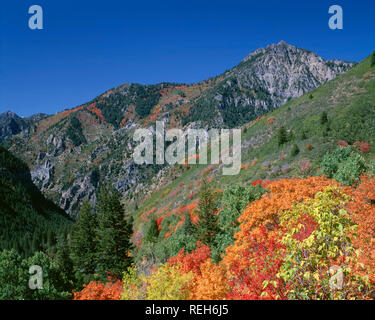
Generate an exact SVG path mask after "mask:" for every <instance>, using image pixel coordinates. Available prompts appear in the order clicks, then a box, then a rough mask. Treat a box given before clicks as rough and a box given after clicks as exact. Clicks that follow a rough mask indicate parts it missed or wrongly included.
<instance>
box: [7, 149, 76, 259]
mask: <svg viewBox="0 0 375 320" xmlns="http://www.w3.org/2000/svg"><path fill="white" fill-rule="evenodd" d="M70 222H71V220H70V218H69V217H68V216H67V215H66V213H65V212H64V211H62V210H61V209H60V208H59V207H57V206H56V205H55V204H54V203H53V202H51V201H49V200H47V199H46V198H45V197H44V196H43V195H42V193H41V192H40V191H39V190H38V188H37V187H36V186H35V185H34V184H33V183H32V181H31V175H30V171H29V168H28V167H27V165H26V164H25V163H24V162H22V161H21V160H19V159H18V158H16V157H14V156H13V155H12V154H11V153H10V152H8V151H7V150H5V149H4V148H2V147H0V251H1V250H2V249H12V248H13V249H16V250H17V251H18V252H19V253H20V254H22V255H23V256H30V255H32V254H33V253H34V252H36V251H38V250H42V251H43V250H53V248H54V246H55V244H56V239H57V237H58V235H60V234H61V233H62V232H64V231H65V232H66V231H67V228H68V226H69V224H70Z"/></svg>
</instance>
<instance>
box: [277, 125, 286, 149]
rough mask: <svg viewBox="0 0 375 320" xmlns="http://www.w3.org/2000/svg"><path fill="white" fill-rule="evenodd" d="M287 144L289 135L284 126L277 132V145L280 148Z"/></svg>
mask: <svg viewBox="0 0 375 320" xmlns="http://www.w3.org/2000/svg"><path fill="white" fill-rule="evenodd" d="M286 142H288V134H287V132H286V129H285V127H284V126H283V127H280V129H279V131H278V132H277V143H278V145H279V146H282V145H283V144H284V143H286Z"/></svg>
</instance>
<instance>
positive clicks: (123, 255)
mask: <svg viewBox="0 0 375 320" xmlns="http://www.w3.org/2000/svg"><path fill="white" fill-rule="evenodd" d="M97 208H98V229H97V235H98V241H99V243H98V256H97V257H98V270H99V272H100V274H101V275H102V276H106V275H108V274H111V275H112V276H114V277H116V278H121V277H122V273H123V272H124V271H125V270H126V268H127V267H128V266H129V265H130V264H131V257H130V254H129V253H130V250H131V249H132V246H131V242H130V237H131V234H132V229H131V225H130V224H129V223H128V222H127V220H126V219H125V216H124V208H123V206H122V204H121V202H120V194H119V192H117V191H116V190H115V189H114V188H112V187H106V186H103V187H102V188H101V190H100V193H99V196H98V205H97Z"/></svg>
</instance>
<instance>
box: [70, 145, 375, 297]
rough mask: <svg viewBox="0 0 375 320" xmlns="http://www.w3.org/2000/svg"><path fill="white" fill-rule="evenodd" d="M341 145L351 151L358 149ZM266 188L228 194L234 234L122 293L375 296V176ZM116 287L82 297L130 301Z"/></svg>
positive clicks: (127, 284) (127, 281)
mask: <svg viewBox="0 0 375 320" xmlns="http://www.w3.org/2000/svg"><path fill="white" fill-rule="evenodd" d="M340 149H343V150H344V151H338V153H340V154H341V152H348V155H347V156H348V157H347V158H349V157H350V155H351V152H352V150H350V152H349V151H346V150H345V149H346V148H342V147H340ZM329 168H333V166H331V167H330V166H329V165H328V166H326V167H325V170H327V169H329ZM333 169H334V168H333ZM332 172H334V170H332ZM261 185H262V187H261V186H260V184H259V185H257V186H251V188H258V189H257V190H258V192H259V193H258V194H255V193H254V192H255V189H254V190H253V189H251V190H250V189H246V188H244V187H243V188H242V189H241V188H240V187H237V189H233V188H232V189H231V190H230V191H229V190H226V191H224V193H223V199H224V200H223V201H224V202H222V203H223V204H224V203H225V205H223V208H222V209H221V211H220V213H219V217H220V214H221V213H223V215H222V216H221V218H220V219H219V223H221V224H222V225H223V226H224V225H225V227H226V228H229V229H231V230H232V231H231V232H230V233H223V234H222V235H221V236H220V237H217V238H216V240H215V241H214V242H213V243H212V244H209V245H208V244H202V243H201V242H198V243H197V244H196V246H195V247H196V248H195V249H193V250H189V251H186V250H185V249H182V250H180V251H179V252H178V254H176V255H175V256H173V257H171V258H169V259H168V261H167V262H165V263H162V264H160V265H157V264H156V265H154V267H153V268H151V269H149V271H150V272H149V273H145V272H143V271H141V270H140V269H139V268H137V267H132V268H129V270H128V271H127V272H125V273H124V278H123V279H122V284H123V288H122V293H121V297H122V299H130V300H135V299H174V300H178V299H194V300H206V299H207V300H211V299H212V300H216V299H219V300H220V299H236V300H240V299H251V300H270V299H271V300H278V299H302V300H303V299H369V298H372V292H373V290H374V285H375V277H374V274H375V240H374V239H375V178H374V177H373V176H370V175H365V176H362V177H361V179H360V181H359V183H358V184H354V185H352V186H345V185H343V184H342V183H339V182H338V181H336V180H334V179H329V178H327V177H326V176H316V177H307V178H303V179H297V178H295V179H282V180H277V181H263V182H262V183H261ZM262 190H263V191H262ZM244 199H246V201H245V203H243V201H242V202H241V200H244ZM236 208H237V209H236ZM238 209H239V211H235V210H238ZM186 227H187V226H186ZM179 229H181V230H182V229H183V228H179ZM220 232H224V230H222V231H219V233H218V235H219V234H220ZM223 239H226V240H225V241H223ZM231 239H232V240H231ZM218 243H220V244H221V245H222V247H220V248H221V249H220V250H219V251H217V247H215V246H216V245H217V244H218ZM95 287H96V288H97V291H98V293H95V294H94V293H92V291H91V288H95ZM111 288H113V286H112V287H111V286H110V287H108V286H100V285H99V284H98V283H92V284H90V285H89V286H87V287H86V288H85V289H84V291H83V292H81V293H76V294H75V298H81V297H93V298H101V297H103V298H108V297H113V298H120V295H119V293H118V291H116V292H115V293H112V291H113V289H111ZM116 288H117V287H116ZM107 291H108V292H107ZM109 292H110V293H109Z"/></svg>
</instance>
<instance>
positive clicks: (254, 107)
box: [10, 42, 353, 214]
mask: <svg viewBox="0 0 375 320" xmlns="http://www.w3.org/2000/svg"><path fill="white" fill-rule="evenodd" d="M268 47H269V49H267V48H265V49H264V50H266V51H267V50H268V51H267V53H266V54H257V55H255V56H253V57H252V58H251V59H248V60H246V61H245V62H240V64H238V65H237V66H235V67H233V68H232V69H231V70H229V71H227V72H224V73H223V74H221V75H219V76H217V77H214V78H209V79H206V80H204V81H201V82H198V83H196V84H191V85H184V84H176V83H167V82H164V83H159V84H155V85H140V84H122V85H120V86H118V87H116V88H113V89H110V90H107V91H106V92H104V93H103V94H101V95H99V96H98V97H96V98H94V99H93V100H91V101H90V102H88V103H85V104H83V105H81V106H78V107H76V108H73V109H68V110H64V111H62V112H59V113H57V114H55V115H51V116H49V117H46V118H43V119H41V120H40V121H38V122H36V123H34V124H33V125H31V126H30V127H29V128H28V129H27V130H24V131H23V132H22V133H21V134H18V135H15V136H13V137H12V141H11V142H10V150H11V151H12V152H14V153H15V154H17V155H19V156H20V157H22V159H23V160H24V161H26V163H28V165H29V166H30V167H31V174H32V177H33V181H34V183H35V184H36V185H37V186H38V187H39V188H40V189H41V190H42V191H43V192H44V193H46V194H47V195H49V196H50V197H52V198H53V199H54V200H55V202H56V203H58V204H59V206H60V207H61V208H62V209H64V210H66V211H67V212H69V213H70V214H74V213H76V212H77V209H78V206H79V203H80V201H81V200H82V199H84V198H89V199H90V200H91V201H92V202H95V201H96V188H97V187H98V186H99V185H100V184H101V183H103V182H104V181H107V182H110V183H112V184H113V185H114V186H115V187H116V188H117V189H118V190H120V191H121V192H122V193H123V194H124V195H126V197H128V198H130V199H131V198H132V197H133V196H134V195H135V194H138V193H139V192H141V191H142V190H145V189H147V187H146V186H147V185H148V184H149V183H150V181H151V180H153V179H154V180H155V179H156V180H158V179H159V180H160V179H161V180H162V178H161V176H163V175H164V174H165V173H167V174H168V171H169V170H170V168H169V167H166V166H153V167H150V166H147V167H142V166H137V165H135V164H134V163H133V162H132V150H133V148H134V146H135V144H134V142H133V140H132V132H133V131H134V129H135V128H140V127H150V126H153V125H154V124H155V121H156V120H159V121H164V122H165V123H166V127H167V128H175V127H186V126H195V127H210V126H215V127H236V126H241V125H243V124H244V123H247V122H250V121H252V120H254V119H256V118H258V117H260V116H262V115H263V114H265V113H266V112H269V111H271V110H273V109H275V108H277V107H278V106H280V105H281V104H283V103H284V102H285V101H287V100H290V99H292V98H293V96H294V95H297V96H298V95H300V94H302V93H304V92H305V91H306V92H308V91H310V90H311V89H313V88H316V87H317V86H318V85H320V84H322V83H325V82H327V81H328V80H329V79H331V78H333V77H335V76H336V75H337V74H340V73H342V72H344V71H346V70H347V69H349V68H350V67H351V66H352V65H353V64H346V63H345V62H337V63H336V64H332V63H331V64H330V65H327V64H326V63H325V62H324V60H323V59H322V58H320V57H318V56H317V55H316V54H313V53H311V52H309V51H307V50H303V49H299V48H297V47H295V46H292V45H288V44H286V43H285V42H281V43H279V44H277V45H270V46H268ZM270 48H271V49H270ZM259 50H260V49H259ZM272 50H273V51H272ZM266 51H265V52H266ZM292 55H295V57H294V59H292V60H293V61H292V60H291V59H290V56H292ZM280 57H281V58H282V59H281V58H280ZM279 59H281V60H282V61H279ZM309 61H312V62H314V63H315V68H313V69H311V70H310V69H309V68H310V66H309V65H308V62H309ZM338 61H339V60H338ZM282 64H286V65H287V66H289V67H290V68H286V67H285V66H284V67H285V70H286V72H285V74H284V75H281V74H280V72H281V71H280V70H281V69H280V68H282ZM340 64H342V65H341V66H340ZM298 68H302V69H303V70H304V71H305V72H304V73H303V72H302V74H303V75H304V76H303V77H302V78H301V77H300V76H298V73H301V72H300V71H298V70H299V69H298ZM265 71H267V72H268V73H265ZM325 72H326V73H327V74H326V76H325V77H324V76H322V73H323V75H324V73H325ZM295 73H297V77H296V76H295ZM272 74H273V76H272ZM264 75H266V76H264ZM267 75H268V78H267ZM310 75H312V77H310ZM279 78H280V79H281V80H282V81H281V80H280V81H275V79H276V80H277V79H279ZM298 81H301V84H300V85H299V86H297V84H298ZM297 87H298V88H297ZM270 88H273V89H275V90H271V89H270ZM296 88H297V89H298V90H297V89H296ZM220 96H221V98H220ZM151 183H152V182H151Z"/></svg>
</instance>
